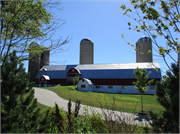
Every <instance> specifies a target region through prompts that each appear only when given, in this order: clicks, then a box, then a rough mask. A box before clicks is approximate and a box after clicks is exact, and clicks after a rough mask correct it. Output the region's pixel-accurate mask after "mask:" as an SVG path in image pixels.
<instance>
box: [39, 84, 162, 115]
mask: <svg viewBox="0 0 180 134" xmlns="http://www.w3.org/2000/svg"><path fill="white" fill-rule="evenodd" d="M39 88H44V89H47V90H50V91H53V92H55V93H56V94H57V95H58V96H60V97H61V98H63V99H65V100H69V99H70V98H71V101H73V102H75V101H76V100H77V99H78V100H81V104H84V105H89V106H94V107H99V108H100V107H101V106H102V107H103V108H106V109H111V108H112V105H114V109H115V110H116V111H122V112H130V113H138V112H140V111H141V95H134V94H110V93H97V92H81V91H77V90H72V88H73V86H60V85H58V86H54V87H39ZM113 98H114V99H113ZM156 98H157V97H156V96H155V95H143V110H144V111H146V112H148V111H150V110H152V111H153V112H155V113H159V112H160V111H161V110H164V108H163V107H162V106H161V105H160V104H159V103H158V101H157V100H156ZM113 100H115V101H113ZM114 102H115V103H114Z"/></svg>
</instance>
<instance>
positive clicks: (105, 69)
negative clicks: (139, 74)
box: [36, 63, 161, 79]
mask: <svg viewBox="0 0 180 134" xmlns="http://www.w3.org/2000/svg"><path fill="white" fill-rule="evenodd" d="M73 67H74V68H77V69H78V70H79V71H80V73H81V74H82V78H87V79H135V75H134V73H133V71H134V69H135V68H136V67H139V68H141V69H142V68H145V69H146V70H147V73H148V72H149V71H151V72H152V73H151V74H150V75H149V78H150V79H155V78H157V79H160V78H161V71H160V66H159V63H123V64H122V63H121V64H89V65H86V64H85V65H51V66H44V67H43V68H46V69H47V71H46V72H44V73H43V71H42V69H43V68H41V69H40V70H39V72H38V74H37V75H36V79H39V78H40V77H41V76H42V75H48V76H49V77H50V79H66V73H67V72H68V71H69V70H70V69H71V68H73ZM155 67H157V68H158V71H156V70H155V69H154V68H155Z"/></svg>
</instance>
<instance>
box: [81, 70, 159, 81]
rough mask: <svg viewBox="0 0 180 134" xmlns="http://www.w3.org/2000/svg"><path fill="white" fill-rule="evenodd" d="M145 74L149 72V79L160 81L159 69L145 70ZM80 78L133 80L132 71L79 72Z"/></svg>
mask: <svg viewBox="0 0 180 134" xmlns="http://www.w3.org/2000/svg"><path fill="white" fill-rule="evenodd" d="M146 70H147V73H146V74H148V72H149V71H151V74H150V75H149V79H155V78H156V79H160V78H161V73H160V69H158V71H156V70H154V69H146ZM80 71H81V74H82V78H88V79H135V75H134V73H133V71H134V70H133V69H113V70H112V69H111V70H80Z"/></svg>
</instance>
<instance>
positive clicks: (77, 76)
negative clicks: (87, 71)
mask: <svg viewBox="0 0 180 134" xmlns="http://www.w3.org/2000/svg"><path fill="white" fill-rule="evenodd" d="M80 77H81V76H80V75H76V76H75V77H74V79H73V85H77V84H78V83H79V82H80V81H79V78H80Z"/></svg>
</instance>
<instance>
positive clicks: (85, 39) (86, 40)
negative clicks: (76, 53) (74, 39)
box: [80, 38, 92, 43]
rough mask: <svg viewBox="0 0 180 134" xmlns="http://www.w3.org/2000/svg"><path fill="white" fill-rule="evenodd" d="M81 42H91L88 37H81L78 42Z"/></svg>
mask: <svg viewBox="0 0 180 134" xmlns="http://www.w3.org/2000/svg"><path fill="white" fill-rule="evenodd" d="M83 42H90V43H92V41H91V40H90V39H88V38H84V39H82V40H81V42H80V43H83Z"/></svg>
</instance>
